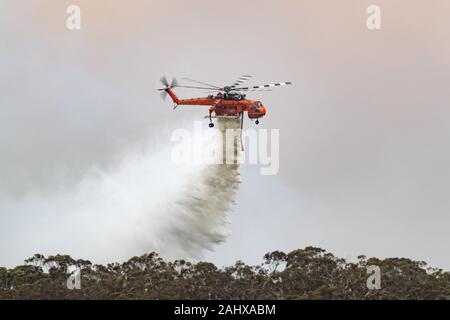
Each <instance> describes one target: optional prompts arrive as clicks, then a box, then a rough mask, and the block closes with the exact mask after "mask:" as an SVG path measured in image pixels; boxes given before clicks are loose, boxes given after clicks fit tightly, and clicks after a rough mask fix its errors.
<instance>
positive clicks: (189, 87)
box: [176, 85, 221, 90]
mask: <svg viewBox="0 0 450 320" xmlns="http://www.w3.org/2000/svg"><path fill="white" fill-rule="evenodd" d="M176 87H177V88H188V89H202V90H211V89H213V90H214V88H204V87H192V86H179V85H177V86H176ZM220 89H221V88H218V89H216V90H220Z"/></svg>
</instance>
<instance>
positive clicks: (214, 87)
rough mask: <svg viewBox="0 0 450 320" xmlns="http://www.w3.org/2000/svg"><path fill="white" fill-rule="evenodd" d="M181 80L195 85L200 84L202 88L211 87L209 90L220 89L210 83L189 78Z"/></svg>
mask: <svg viewBox="0 0 450 320" xmlns="http://www.w3.org/2000/svg"><path fill="white" fill-rule="evenodd" d="M182 79H183V80H187V81H191V82H194V83H197V84H202V85H204V86H208V87H211V89H221V87H218V86H216V85H214V84H210V83H207V82H201V81H198V80H194V79H190V78H186V77H185V78H182Z"/></svg>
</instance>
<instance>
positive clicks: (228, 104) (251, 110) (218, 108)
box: [166, 88, 267, 119]
mask: <svg viewBox="0 0 450 320" xmlns="http://www.w3.org/2000/svg"><path fill="white" fill-rule="evenodd" d="M166 92H167V93H168V94H169V95H170V97H171V98H172V100H173V102H174V104H175V106H176V107H178V106H183V105H184V106H211V107H210V109H209V113H210V115H211V113H214V114H215V115H216V116H219V117H220V116H238V115H240V114H241V113H244V112H247V114H248V117H249V118H250V119H258V118H262V117H264V116H265V115H266V112H267V110H266V108H265V107H264V106H263V104H262V103H261V102H260V101H255V100H247V99H240V100H239V99H237V96H238V95H236V94H233V95H232V96H229V95H228V96H227V95H226V94H225V95H216V96H212V95H211V96H208V97H205V98H194V99H179V98H178V97H177V96H176V95H175V93H174V92H173V91H172V89H171V88H167V89H166ZM241 96H243V95H241ZM244 97H245V96H244Z"/></svg>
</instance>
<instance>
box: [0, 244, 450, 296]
mask: <svg viewBox="0 0 450 320" xmlns="http://www.w3.org/2000/svg"><path fill="white" fill-rule="evenodd" d="M358 259H359V260H358V262H354V263H350V262H347V261H345V260H344V259H340V258H337V257H335V256H333V255H332V254H331V253H327V252H326V251H325V250H323V249H320V248H313V247H307V248H305V249H300V250H295V251H292V252H290V253H288V254H286V253H283V252H280V251H275V252H271V253H268V254H266V255H265V256H264V261H263V263H262V264H261V265H259V266H248V265H246V264H245V263H243V262H241V261H238V262H236V264H235V265H233V266H230V267H227V268H223V269H219V268H217V267H216V266H215V265H214V264H212V263H207V262H199V263H196V264H192V263H190V262H187V261H184V260H177V261H174V262H166V261H164V260H163V259H162V258H160V257H159V256H158V254H156V253H151V254H146V255H143V256H141V257H133V258H132V259H130V260H129V261H127V262H125V263H122V264H118V263H114V264H108V265H107V266H102V265H93V264H92V263H91V262H89V261H86V260H75V259H73V258H71V257H70V256H66V255H57V256H50V257H44V256H43V255H39V254H37V255H35V256H34V257H32V258H30V259H28V260H26V261H25V265H22V266H17V267H15V268H14V269H6V268H0V299H449V298H450V273H448V272H443V271H442V270H437V269H432V268H427V267H426V263H424V262H417V261H412V260H409V259H404V258H402V259H399V258H390V259H384V260H379V259H376V258H370V259H367V258H366V257H365V256H360V257H358ZM368 265H377V266H379V267H380V269H381V281H382V283H381V289H380V290H368V289H367V286H366V281H367V278H368V276H369V275H368V274H367V269H366V268H367V266H368ZM72 267H77V268H78V269H80V270H81V290H69V289H68V288H67V285H66V281H67V278H68V276H69V274H68V270H70V268H72Z"/></svg>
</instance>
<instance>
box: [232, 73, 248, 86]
mask: <svg viewBox="0 0 450 320" xmlns="http://www.w3.org/2000/svg"><path fill="white" fill-rule="evenodd" d="M251 78H252V76H250V75H243V76H241V77H240V78H239V79H237V81H236V82H235V83H233V84H232V85H231V87H232V88H235V87H237V86H240V85H241V84H243V83H244V82H247V81H248V80H250V79H251Z"/></svg>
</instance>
